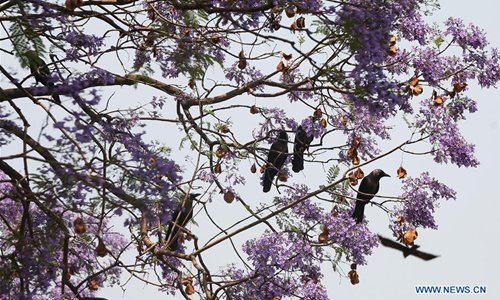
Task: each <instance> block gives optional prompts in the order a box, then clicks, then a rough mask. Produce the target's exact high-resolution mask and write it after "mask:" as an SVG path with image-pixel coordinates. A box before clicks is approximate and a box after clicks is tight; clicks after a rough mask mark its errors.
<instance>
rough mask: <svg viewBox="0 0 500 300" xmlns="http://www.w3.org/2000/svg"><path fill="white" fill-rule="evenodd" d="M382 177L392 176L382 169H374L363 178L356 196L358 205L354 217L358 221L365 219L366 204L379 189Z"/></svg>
mask: <svg viewBox="0 0 500 300" xmlns="http://www.w3.org/2000/svg"><path fill="white" fill-rule="evenodd" d="M382 177H391V176H389V175H387V174H386V173H385V172H384V171H382V170H380V169H375V170H373V171H372V172H371V173H370V174H368V175H367V176H365V178H363V180H361V184H360V185H359V189H358V195H357V196H356V199H359V200H356V206H355V207H354V213H353V214H352V217H353V218H355V219H356V223H361V222H362V221H363V215H364V213H365V205H366V204H367V203H368V202H369V201H370V200H371V199H372V198H373V196H375V194H376V193H377V192H378V189H379V180H380V178H382Z"/></svg>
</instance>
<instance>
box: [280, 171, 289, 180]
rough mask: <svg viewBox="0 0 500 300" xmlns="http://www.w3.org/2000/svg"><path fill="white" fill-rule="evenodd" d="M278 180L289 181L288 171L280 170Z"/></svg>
mask: <svg viewBox="0 0 500 300" xmlns="http://www.w3.org/2000/svg"><path fill="white" fill-rule="evenodd" d="M278 180H279V181H281V182H287V181H288V173H287V172H283V171H281V172H279V174H278Z"/></svg>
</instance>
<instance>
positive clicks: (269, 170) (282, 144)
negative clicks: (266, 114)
mask: <svg viewBox="0 0 500 300" xmlns="http://www.w3.org/2000/svg"><path fill="white" fill-rule="evenodd" d="M287 155H288V134H287V133H286V131H284V130H281V131H280V133H279V136H278V139H277V140H276V141H275V142H274V143H273V144H272V145H271V150H269V154H268V155H267V164H266V170H265V172H264V175H263V176H262V185H263V186H264V188H263V189H262V190H263V191H264V193H267V192H269V191H270V190H271V185H272V184H273V179H274V176H276V174H278V171H279V170H280V169H281V167H282V166H283V164H284V163H285V160H286V157H287Z"/></svg>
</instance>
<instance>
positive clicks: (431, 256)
mask: <svg viewBox="0 0 500 300" xmlns="http://www.w3.org/2000/svg"><path fill="white" fill-rule="evenodd" d="M377 236H378V238H379V240H380V243H381V244H382V245H384V246H386V247H389V248H393V249H396V250H399V251H402V252H403V255H405V257H406V256H408V255H414V256H416V257H418V258H421V259H423V260H426V261H427V260H431V259H434V258H436V257H438V256H439V255H434V254H430V253H427V252H422V251H420V250H417V248H418V247H419V246H416V247H413V248H408V247H406V246H405V245H403V244H400V243H398V242H395V241H393V240H391V239H388V238H385V237H383V236H381V235H379V234H378V235H377Z"/></svg>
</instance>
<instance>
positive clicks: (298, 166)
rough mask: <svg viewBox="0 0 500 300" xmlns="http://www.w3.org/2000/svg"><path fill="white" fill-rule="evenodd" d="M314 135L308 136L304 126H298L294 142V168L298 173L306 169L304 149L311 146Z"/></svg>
mask: <svg viewBox="0 0 500 300" xmlns="http://www.w3.org/2000/svg"><path fill="white" fill-rule="evenodd" d="M313 139H314V136H308V135H307V133H306V132H305V131H304V129H303V128H302V126H299V127H297V131H296V132H295V141H294V143H293V159H292V170H293V171H294V172H295V173H298V172H300V171H302V170H304V151H306V150H307V149H308V148H309V145H310V144H311V142H312V141H313Z"/></svg>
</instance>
